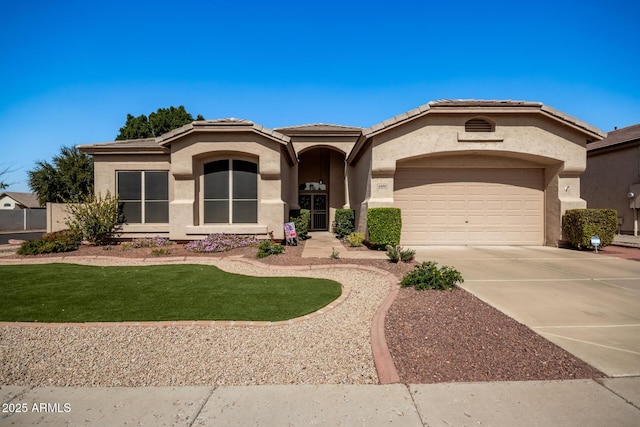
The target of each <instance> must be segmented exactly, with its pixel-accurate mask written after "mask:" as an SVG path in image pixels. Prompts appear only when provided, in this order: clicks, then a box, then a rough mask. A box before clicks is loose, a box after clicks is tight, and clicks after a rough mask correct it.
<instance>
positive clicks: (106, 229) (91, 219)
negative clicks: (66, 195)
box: [66, 191, 121, 245]
mask: <svg viewBox="0 0 640 427" xmlns="http://www.w3.org/2000/svg"><path fill="white" fill-rule="evenodd" d="M67 208H68V210H69V213H70V214H71V216H70V219H69V220H67V222H66V224H67V227H69V230H71V231H72V232H76V233H78V234H80V235H81V236H82V238H83V239H85V240H88V241H89V242H91V243H93V244H94V245H100V244H103V243H105V242H106V241H108V240H109V239H111V238H112V237H114V236H116V235H117V234H118V232H119V231H120V228H121V225H120V221H119V219H120V213H119V209H118V197H117V196H112V195H111V193H110V192H108V191H107V194H106V196H104V197H102V196H100V195H98V196H91V197H88V198H87V199H86V200H85V201H83V202H81V203H73V204H69V205H67Z"/></svg>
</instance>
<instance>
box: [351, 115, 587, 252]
mask: <svg viewBox="0 0 640 427" xmlns="http://www.w3.org/2000/svg"><path fill="white" fill-rule="evenodd" d="M478 116H479V115H474V114H433V115H429V116H424V117H421V118H418V119H416V120H414V121H411V122H408V123H406V124H403V125H400V126H398V127H396V128H392V129H389V130H388V131H386V132H383V133H381V134H379V135H375V136H373V138H372V145H371V179H370V193H369V194H367V197H366V200H365V201H364V203H363V204H362V205H363V206H365V205H366V206H367V207H377V206H394V205H395V200H394V194H393V188H394V177H395V173H396V168H397V165H398V162H406V164H408V165H412V166H413V167H419V166H420V165H421V164H424V165H427V164H430V165H431V166H434V165H438V163H439V162H444V163H443V164H441V165H440V166H436V167H461V168H465V167H472V166H473V165H474V164H475V166H473V167H479V165H480V164H482V162H484V167H489V168H493V167H502V168H520V167H532V166H533V167H535V168H540V169H542V170H543V180H544V183H543V190H544V220H545V225H544V235H545V238H544V240H545V243H546V244H549V245H554V244H556V243H557V242H558V241H559V240H561V238H562V236H561V216H562V214H563V213H564V212H565V211H566V210H567V209H574V208H580V207H585V206H586V203H585V201H584V200H582V199H580V175H581V173H582V172H583V171H584V169H585V167H586V154H585V146H586V137H585V136H584V134H582V133H581V132H579V131H578V130H576V129H573V128H569V127H568V126H563V125H562V124H560V123H559V122H557V121H555V120H553V119H551V118H548V117H544V116H541V115H539V114H536V115H534V114H520V115H507V114H499V115H498V114H492V115H488V116H487V115H485V116H484V117H488V118H489V119H490V120H491V121H492V122H494V123H495V132H487V133H467V132H465V131H464V123H465V122H466V121H467V120H469V119H471V118H474V117H478ZM365 153H366V149H365V150H363V154H365ZM447 162H448V163H447ZM478 162H480V163H478ZM403 164H404V163H403ZM559 188H560V189H562V191H558V189H559Z"/></svg>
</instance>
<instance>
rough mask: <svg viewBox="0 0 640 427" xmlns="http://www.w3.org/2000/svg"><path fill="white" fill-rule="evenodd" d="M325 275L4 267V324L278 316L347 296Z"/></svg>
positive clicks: (0, 279)
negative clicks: (7, 322)
mask: <svg viewBox="0 0 640 427" xmlns="http://www.w3.org/2000/svg"><path fill="white" fill-rule="evenodd" d="M340 293H341V287H340V284H339V283H337V282H334V281H331V280H325V279H310V278H298V277H253V276H243V275H239V274H231V273H226V272H224V271H222V270H220V269H218V268H216V267H212V266H204V265H185V264H180V265H158V266H143V267H93V266H82V265H73V264H43V265H8V266H0V294H1V298H0V321H21V322H121V321H160V320H255V321H278V320H286V319H291V318H294V317H298V316H303V315H305V314H309V313H312V312H314V311H316V310H318V309H319V308H321V307H324V306H325V305H327V304H329V303H330V302H331V301H333V300H335V299H336V298H338V297H339V296H340Z"/></svg>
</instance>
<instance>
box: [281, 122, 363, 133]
mask: <svg viewBox="0 0 640 427" xmlns="http://www.w3.org/2000/svg"><path fill="white" fill-rule="evenodd" d="M275 130H277V131H278V132H282V133H293V132H342V131H346V132H353V131H356V132H360V131H362V128H360V127H356V126H343V125H335V124H330V123H309V124H304V125H297V126H287V127H281V128H276V129H275Z"/></svg>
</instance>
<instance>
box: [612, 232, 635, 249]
mask: <svg viewBox="0 0 640 427" xmlns="http://www.w3.org/2000/svg"><path fill="white" fill-rule="evenodd" d="M613 244H614V245H619V246H630V247H633V248H640V236H629V235H627V234H616V235H615V237H614V238H613Z"/></svg>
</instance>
